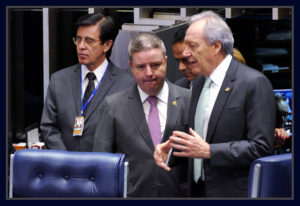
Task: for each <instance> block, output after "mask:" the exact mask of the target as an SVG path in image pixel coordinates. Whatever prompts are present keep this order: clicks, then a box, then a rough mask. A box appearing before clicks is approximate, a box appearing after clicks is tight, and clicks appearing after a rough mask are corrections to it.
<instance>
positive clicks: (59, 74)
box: [51, 64, 80, 78]
mask: <svg viewBox="0 0 300 206" xmlns="http://www.w3.org/2000/svg"><path fill="white" fill-rule="evenodd" d="M79 68H80V67H79V64H75V65H72V66H69V67H66V68H63V69H60V70H58V71H56V72H54V73H53V74H52V75H51V77H53V78H59V77H64V76H68V75H70V74H71V73H72V72H74V71H77V69H79Z"/></svg>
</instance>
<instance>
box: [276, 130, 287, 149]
mask: <svg viewBox="0 0 300 206" xmlns="http://www.w3.org/2000/svg"><path fill="white" fill-rule="evenodd" d="M274 136H275V148H279V147H282V146H283V145H284V143H285V140H286V139H288V138H290V135H289V134H288V133H287V132H286V131H285V130H284V129H283V128H275V134H274Z"/></svg>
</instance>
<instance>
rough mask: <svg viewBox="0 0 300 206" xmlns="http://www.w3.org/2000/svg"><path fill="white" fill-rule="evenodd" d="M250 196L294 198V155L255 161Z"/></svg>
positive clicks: (251, 173) (252, 168) (282, 155)
mask: <svg viewBox="0 0 300 206" xmlns="http://www.w3.org/2000/svg"><path fill="white" fill-rule="evenodd" d="M248 196H249V197H251V198H274V197H292V154H291V153H288V154H281V155H272V156H268V157H262V158H258V159H257V160H255V161H254V162H253V163H252V165H251V169H250V174H249V187H248Z"/></svg>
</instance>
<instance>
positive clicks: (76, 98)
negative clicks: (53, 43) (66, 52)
mask: <svg viewBox="0 0 300 206" xmlns="http://www.w3.org/2000/svg"><path fill="white" fill-rule="evenodd" d="M76 24H77V33H76V36H75V37H74V38H73V40H74V43H75V45H76V48H77V56H78V61H79V64H77V65H74V66H71V67H68V68H65V69H62V70H60V71H57V72H55V73H54V74H53V75H52V77H51V80H50V84H49V87H48V92H47V96H46V100H45V104H44V109H43V114H42V120H41V125H40V128H41V132H42V137H43V140H44V142H45V144H46V147H47V148H48V149H58V150H70V151H92V149H93V142H94V139H93V138H94V133H95V129H96V125H97V124H96V123H97V122H96V116H98V113H99V111H100V109H101V106H102V104H103V101H102V100H103V99H104V97H105V96H107V95H110V94H113V93H115V92H117V91H120V90H123V89H125V88H127V87H128V86H129V85H131V84H133V83H134V79H133V77H132V76H131V75H129V73H127V72H126V71H124V70H121V69H119V68H117V67H116V66H115V65H114V64H113V63H112V62H111V61H109V60H107V57H109V53H110V50H111V47H112V44H113V41H114V39H115V38H116V35H117V34H118V30H116V28H115V26H114V22H113V20H112V18H111V17H105V16H103V15H102V14H100V13H95V14H87V15H84V16H82V17H81V18H79V19H78V21H77V23H76ZM75 122H76V123H75Z"/></svg>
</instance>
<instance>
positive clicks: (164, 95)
mask: <svg viewBox="0 0 300 206" xmlns="http://www.w3.org/2000/svg"><path fill="white" fill-rule="evenodd" d="M137 87H138V91H139V94H140V97H141V101H142V103H144V102H145V101H146V99H147V98H148V96H149V95H148V94H146V93H145V92H144V91H143V90H142V89H141V87H140V86H139V85H137ZM156 97H157V98H158V99H159V100H160V101H162V102H164V103H168V97H169V86H168V84H167V83H166V81H164V86H163V88H162V89H161V90H160V92H159V93H158V94H157V95H156Z"/></svg>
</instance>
